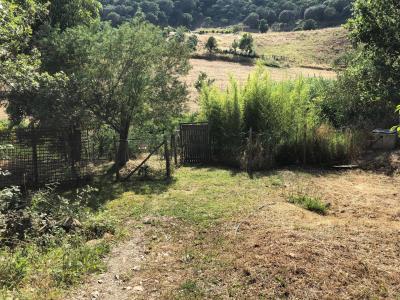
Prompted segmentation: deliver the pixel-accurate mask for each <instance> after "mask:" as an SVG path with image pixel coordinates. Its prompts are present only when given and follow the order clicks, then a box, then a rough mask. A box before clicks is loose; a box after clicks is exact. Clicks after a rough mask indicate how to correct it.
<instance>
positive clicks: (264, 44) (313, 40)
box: [198, 27, 351, 68]
mask: <svg viewBox="0 0 400 300" xmlns="http://www.w3.org/2000/svg"><path fill="white" fill-rule="evenodd" d="M211 35H212V36H214V37H215V38H216V39H217V41H218V47H219V48H221V49H228V48H230V47H231V45H232V42H233V41H234V40H235V39H236V40H239V39H240V33H238V34H218V33H210V34H202V35H199V40H200V44H199V47H198V49H199V51H201V52H202V51H205V50H204V45H205V43H206V41H207V39H208V38H209V37H210V36H211ZM253 38H254V44H255V47H256V52H257V53H258V54H265V55H276V56H284V57H286V58H287V60H288V63H289V64H290V65H291V66H298V67H299V66H307V67H318V68H330V67H331V65H332V63H333V62H334V61H335V60H336V59H337V58H339V57H340V56H342V55H343V54H344V53H345V52H346V51H348V50H350V48H351V44H350V41H349V39H348V38H347V31H346V30H345V29H344V28H342V27H335V28H326V29H320V30H311V31H295V32H268V33H263V34H262V33H256V34H253Z"/></svg>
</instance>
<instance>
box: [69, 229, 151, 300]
mask: <svg viewBox="0 0 400 300" xmlns="http://www.w3.org/2000/svg"><path fill="white" fill-rule="evenodd" d="M145 253H146V250H145V245H144V242H143V230H140V229H136V230H135V231H134V232H132V237H131V238H129V240H128V241H126V242H123V243H122V244H118V245H116V246H115V247H114V248H113V249H112V251H111V253H110V255H109V256H108V257H107V271H106V272H105V273H103V274H98V275H94V276H92V277H91V278H89V279H88V281H87V282H86V283H85V284H84V285H83V286H81V287H80V288H79V290H77V291H74V292H72V294H71V295H70V297H69V299H71V300H83V299H85V300H86V299H107V300H109V299H110V300H111V299H115V300H124V299H127V300H128V299H136V298H137V297H139V296H140V295H141V294H143V292H144V288H143V282H142V281H141V279H140V277H139V276H136V274H137V273H138V272H139V271H140V270H141V265H142V263H143V261H144V260H145V259H146V258H145V257H146V255H145Z"/></svg>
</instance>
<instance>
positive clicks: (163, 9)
mask: <svg viewBox="0 0 400 300" xmlns="http://www.w3.org/2000/svg"><path fill="white" fill-rule="evenodd" d="M101 2H102V4H103V9H102V12H101V16H102V18H103V20H109V21H111V22H112V24H113V25H114V26H117V25H119V24H121V23H123V22H124V21H126V20H129V19H131V18H132V17H134V16H135V15H137V14H141V15H142V16H143V17H144V18H145V19H146V20H148V21H150V22H151V23H154V24H157V25H161V26H186V27H189V28H194V27H217V26H228V25H232V24H237V23H244V24H245V25H246V26H248V27H249V28H251V29H256V30H257V29H259V30H260V31H261V32H265V31H266V30H267V29H268V28H269V27H271V26H273V28H274V29H275V30H286V29H296V28H297V29H313V28H315V27H318V26H321V27H323V26H330V25H337V24H342V23H344V22H345V21H346V20H347V19H348V18H349V17H350V16H351V6H352V2H353V0H202V1H200V0H101ZM303 27H304V28H303Z"/></svg>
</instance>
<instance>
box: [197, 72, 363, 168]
mask: <svg viewBox="0 0 400 300" xmlns="http://www.w3.org/2000/svg"><path fill="white" fill-rule="evenodd" d="M324 86H325V83H324V81H322V83H321V80H320V79H303V78H298V79H297V80H294V81H285V82H273V81H271V80H270V78H269V75H268V73H267V72H266V71H265V69H264V68H262V67H261V66H259V67H258V68H257V70H256V71H255V72H254V73H252V74H251V75H250V77H249V79H248V81H247V82H246V83H245V84H244V86H243V87H242V88H241V87H239V86H238V84H237V82H236V81H234V80H231V84H230V87H229V88H228V89H227V90H226V91H221V90H219V89H217V88H215V87H214V86H211V87H209V86H203V88H202V91H201V118H203V120H208V122H209V124H210V133H211V137H212V139H213V143H214V144H213V145H214V149H213V153H214V156H215V159H216V160H218V161H221V162H223V163H227V164H229V165H234V166H240V165H241V166H242V167H243V166H244V164H243V163H244V162H245V161H246V160H244V159H243V158H244V157H248V156H249V155H250V154H251V156H252V157H253V160H254V165H253V166H252V167H253V168H254V169H265V168H270V167H273V166H274V165H277V164H279V165H288V164H293V163H303V164H333V163H340V162H348V161H351V159H352V158H354V156H355V155H356V154H357V153H358V147H357V144H356V143H355V142H356V141H357V139H356V135H354V134H353V133H352V132H351V131H350V130H349V131H338V130H336V129H334V128H333V127H332V126H331V125H330V124H329V122H328V121H327V120H326V119H325V117H324V116H323V115H322V114H321V110H320V105H321V101H322V100H321V99H320V96H321V94H322V92H321V90H322V88H323V87H324ZM250 129H251V130H252V133H253V138H252V139H253V140H252V143H251V145H250V148H249V143H248V137H249V131H250ZM249 153H250V154H249Z"/></svg>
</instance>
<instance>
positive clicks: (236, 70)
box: [185, 59, 336, 111]
mask: <svg viewBox="0 0 400 300" xmlns="http://www.w3.org/2000/svg"><path fill="white" fill-rule="evenodd" d="M191 65H192V69H191V70H190V72H189V74H188V75H187V76H186V78H185V81H186V83H187V84H188V87H189V92H190V102H189V103H188V106H189V110H190V111H196V110H197V109H198V92H197V91H196V89H195V87H194V84H195V82H196V80H197V79H198V77H199V74H200V72H205V73H206V74H207V75H208V77H209V78H212V79H215V85H216V86H217V87H219V88H222V89H224V88H226V87H227V86H228V84H229V78H230V76H233V77H234V78H235V79H237V80H238V81H239V82H241V83H243V82H244V81H246V80H247V78H248V76H249V74H250V73H251V72H252V71H254V68H255V66H250V65H245V64H239V63H234V62H225V61H209V60H203V59H192V60H191ZM267 69H268V71H269V72H270V75H271V78H272V79H273V80H276V81H282V80H287V79H294V78H296V77H298V76H304V77H323V78H329V79H334V78H336V73H335V72H333V71H327V70H316V69H311V68H300V67H291V68H268V67H267Z"/></svg>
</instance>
